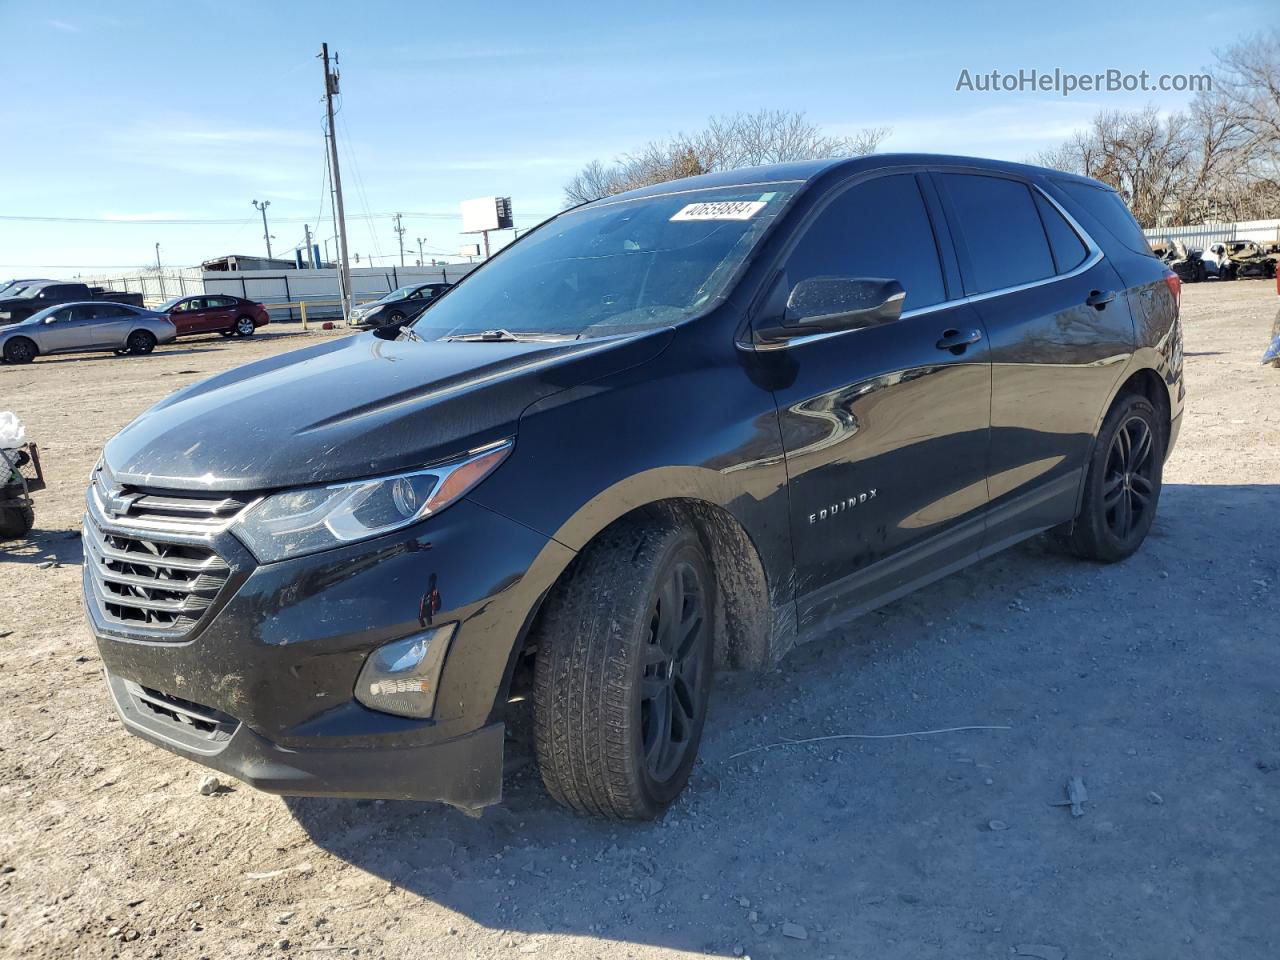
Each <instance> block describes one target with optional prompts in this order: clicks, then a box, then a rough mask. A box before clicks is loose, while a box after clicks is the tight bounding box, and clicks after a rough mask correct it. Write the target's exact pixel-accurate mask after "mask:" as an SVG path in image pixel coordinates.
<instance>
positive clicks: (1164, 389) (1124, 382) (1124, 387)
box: [1076, 365, 1173, 515]
mask: <svg viewBox="0 0 1280 960" xmlns="http://www.w3.org/2000/svg"><path fill="white" fill-rule="evenodd" d="M1128 396H1139V397H1145V398H1146V399H1147V400H1148V401H1150V403H1151V405H1152V406H1153V407H1154V408H1155V410H1156V415H1157V416H1158V417H1159V421H1160V427H1161V428H1162V431H1163V433H1164V444H1165V452H1166V453H1167V452H1168V446H1169V437H1170V434H1171V432H1172V429H1173V423H1172V419H1171V418H1172V414H1173V404H1172V402H1171V401H1170V399H1169V386H1168V384H1167V383H1166V382H1165V379H1164V377H1162V376H1160V373H1159V371H1158V370H1156V369H1155V368H1154V367H1151V366H1145V365H1144V366H1138V367H1136V368H1132V369H1130V370H1129V371H1128V373H1127V375H1125V376H1123V377H1121V378H1120V379H1118V380H1117V382H1116V387H1115V390H1113V391H1112V393H1111V396H1110V397H1109V398H1108V399H1107V402H1106V404H1105V405H1104V406H1103V408H1102V410H1101V412H1100V413H1099V414H1098V422H1097V423H1096V424H1095V425H1094V429H1093V444H1092V445H1091V446H1090V448H1089V459H1088V460H1086V461H1085V467H1084V470H1083V471H1082V472H1081V474H1080V486H1079V489H1078V490H1077V491H1076V514H1077V515H1078V514H1079V513H1080V509H1081V505H1082V503H1083V501H1084V485H1085V480H1086V478H1087V477H1088V473H1089V469H1088V468H1089V463H1091V462H1092V460H1093V453H1094V449H1095V448H1096V446H1097V443H1098V434H1099V433H1100V432H1101V431H1102V425H1103V424H1104V423H1105V422H1106V420H1107V415H1108V414H1110V413H1111V411H1112V410H1113V409H1114V408H1115V405H1116V404H1117V403H1119V402H1120V401H1121V400H1122V399H1124V398H1125V397H1128Z"/></svg>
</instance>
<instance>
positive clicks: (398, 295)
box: [378, 285, 418, 303]
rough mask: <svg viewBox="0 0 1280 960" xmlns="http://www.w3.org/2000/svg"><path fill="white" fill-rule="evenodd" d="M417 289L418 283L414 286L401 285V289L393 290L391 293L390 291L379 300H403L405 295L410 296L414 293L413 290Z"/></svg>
mask: <svg viewBox="0 0 1280 960" xmlns="http://www.w3.org/2000/svg"><path fill="white" fill-rule="evenodd" d="M417 289H418V288H417V286H416V285H415V286H412V287H401V288H400V289H399V290H392V291H391V292H390V293H388V294H387V295H386V296H385V297H383V298H382V299H381V300H379V301H378V302H379V303H391V302H393V301H395V300H403V299H404V298H405V297H407V296H409V294H411V293H413V291H415V290H417Z"/></svg>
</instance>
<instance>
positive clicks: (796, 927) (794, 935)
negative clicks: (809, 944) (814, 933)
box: [782, 923, 809, 940]
mask: <svg viewBox="0 0 1280 960" xmlns="http://www.w3.org/2000/svg"><path fill="white" fill-rule="evenodd" d="M782 935H783V936H784V937H790V938H791V939H792V940H808V939H809V931H808V930H806V929H805V928H804V927H802V926H800V924H798V923H784V924H783V925H782Z"/></svg>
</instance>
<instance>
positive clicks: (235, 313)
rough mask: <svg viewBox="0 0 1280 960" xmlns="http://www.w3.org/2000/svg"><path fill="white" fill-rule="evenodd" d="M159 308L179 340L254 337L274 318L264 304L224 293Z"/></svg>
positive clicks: (171, 302) (175, 301)
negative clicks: (208, 336)
mask: <svg viewBox="0 0 1280 960" xmlns="http://www.w3.org/2000/svg"><path fill="white" fill-rule="evenodd" d="M156 309H158V310H159V311H160V312H161V313H163V314H167V315H168V317H169V319H170V320H171V321H173V325H174V327H176V328H177V330H178V336H180V337H185V336H187V335H188V334H193V333H220V334H222V335H223V336H224V337H251V336H253V335H254V333H255V332H257V329H258V328H259V327H264V326H266V325H267V324H268V323H270V322H271V315H270V314H269V313H268V312H267V308H266V306H264V305H263V304H261V303H258V302H257V301H256V300H246V299H245V298H243V297H233V296H231V295H229V294H223V293H209V294H202V295H200V296H197V297H174V298H173V299H172V300H168V301H166V302H165V303H163V304H161V305H160V306H159V307H157V308H156Z"/></svg>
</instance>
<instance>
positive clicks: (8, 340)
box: [0, 333, 44, 358]
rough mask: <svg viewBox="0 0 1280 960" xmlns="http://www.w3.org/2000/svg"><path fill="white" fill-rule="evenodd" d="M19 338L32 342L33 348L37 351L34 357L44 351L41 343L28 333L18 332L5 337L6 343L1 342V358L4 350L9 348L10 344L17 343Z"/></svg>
mask: <svg viewBox="0 0 1280 960" xmlns="http://www.w3.org/2000/svg"><path fill="white" fill-rule="evenodd" d="M19 340H25V341H26V342H27V343H29V344H31V349H32V350H34V351H35V353H34V354H33V357H38V356H41V355H42V354H43V353H44V351H43V350H41V349H40V344H39V343H37V342H36V341H35V340H34V339H32V338H31V337H28V336H27V335H26V334H22V333H18V334H14V335H12V336H9V337H5V339H4V343H0V358H3V356H4V352H5V351H6V350H7V349H8V348H9V344H11V343H16V342H17V341H19Z"/></svg>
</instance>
